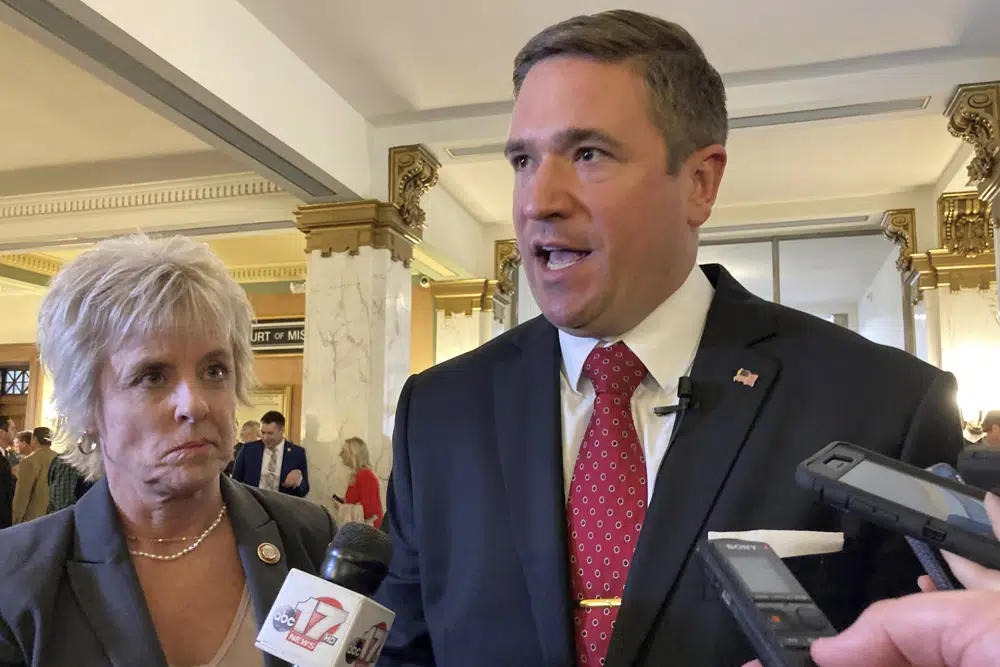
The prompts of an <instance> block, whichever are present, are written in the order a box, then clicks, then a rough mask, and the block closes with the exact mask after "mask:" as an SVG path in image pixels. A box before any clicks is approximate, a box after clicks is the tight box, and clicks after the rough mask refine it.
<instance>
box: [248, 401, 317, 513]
mask: <svg viewBox="0 0 1000 667" xmlns="http://www.w3.org/2000/svg"><path fill="white" fill-rule="evenodd" d="M260 435H261V439H260V440H258V441H256V442H248V443H246V444H245V445H243V447H242V448H241V449H240V453H239V454H238V455H237V457H236V462H235V464H234V465H233V479H235V480H236V481H237V482H243V483H244V484H249V485H250V486H257V487H260V488H262V489H266V490H269V491H280V492H281V493H286V494H288V495H290V496H298V497H299V498H305V497H306V494H308V493H309V466H308V465H307V464H306V450H305V449H303V448H302V447H299V446H298V445H296V444H294V443H291V442H288V441H287V440H285V417H284V415H282V414H281V413H280V412H277V411H274V410H272V411H270V412H267V413H265V414H264V416H263V417H261V419H260Z"/></svg>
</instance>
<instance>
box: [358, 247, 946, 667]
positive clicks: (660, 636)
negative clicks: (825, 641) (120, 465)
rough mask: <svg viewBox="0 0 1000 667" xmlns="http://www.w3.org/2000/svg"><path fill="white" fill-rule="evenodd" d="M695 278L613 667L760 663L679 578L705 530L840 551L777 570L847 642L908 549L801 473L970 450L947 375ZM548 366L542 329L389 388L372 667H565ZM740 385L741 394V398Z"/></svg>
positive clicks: (559, 477)
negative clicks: (702, 322)
mask: <svg viewBox="0 0 1000 667" xmlns="http://www.w3.org/2000/svg"><path fill="white" fill-rule="evenodd" d="M702 270H703V271H704V272H705V274H706V275H707V276H708V277H709V280H710V281H711V282H712V284H713V285H714V286H715V294H714V297H713V299H712V304H711V307H710V309H709V312H708V319H707V322H706V326H705V331H704V334H703V336H702V339H701V342H700V344H699V347H698V351H697V354H696V357H695V361H694V366H693V369H692V371H691V377H692V384H693V387H694V393H695V400H696V402H697V406H696V407H695V408H693V409H691V410H689V411H688V412H687V413H686V414H685V416H684V418H683V419H682V420H681V422H680V426H679V427H678V429H677V432H676V434H675V437H674V440H673V442H672V443H671V445H670V448H669V450H668V452H667V455H666V457H665V458H664V461H663V463H662V464H661V467H660V470H659V473H658V474H657V477H656V485H655V492H654V494H653V497H652V501H651V502H650V504H649V507H648V509H647V514H646V520H645V523H644V525H643V528H642V532H641V533H640V536H639V540H638V542H637V544H636V551H635V555H634V558H633V561H632V564H631V568H630V571H629V574H628V580H627V582H626V586H625V592H624V596H623V601H622V606H621V609H620V611H619V615H618V622H617V625H616V627H615V631H614V633H613V635H612V637H611V646H610V649H609V653H608V659H607V667H624V666H626V665H628V666H636V667H654V666H655V667H675V666H676V667H695V666H697V667H729V666H735V665H741V664H743V663H744V662H745V661H747V660H749V659H751V658H752V657H753V652H752V650H751V648H750V646H749V645H748V644H747V642H746V641H745V640H744V638H743V635H742V633H741V632H740V630H739V627H738V626H737V625H736V624H735V623H734V621H733V620H732V618H731V617H730V615H729V613H728V612H727V611H726V609H725V607H724V606H723V604H722V602H721V601H720V600H719V598H718V596H717V595H715V594H714V593H713V592H712V588H711V586H710V585H709V583H708V581H707V580H706V578H705V576H704V573H703V571H702V568H701V567H700V565H699V563H698V561H697V559H696V558H694V557H692V553H693V550H694V547H695V545H696V543H697V542H698V541H699V540H700V539H703V538H704V537H705V535H706V533H707V532H708V531H743V530H753V529H773V530H815V531H836V532H843V533H844V534H845V540H846V543H845V548H844V550H843V551H842V552H840V553H836V554H829V555H824V556H805V557H799V558H792V559H789V561H788V564H789V567H790V568H791V569H792V570H793V572H794V573H795V574H796V576H797V577H798V578H799V580H800V581H801V582H802V584H803V585H804V587H805V588H806V590H808V591H809V592H810V593H811V594H812V596H813V597H814V598H815V599H816V601H817V602H818V604H819V606H820V607H821V608H822V609H823V610H824V611H825V612H826V613H827V615H828V616H829V617H830V618H831V621H832V622H833V623H835V624H836V625H838V626H840V627H844V626H845V625H846V624H848V623H850V622H852V621H853V620H855V619H856V618H857V616H858V615H859V614H860V613H861V611H862V610H863V609H864V608H865V606H866V605H867V604H868V603H869V602H871V601H872V600H875V599H878V598H882V597H887V596H896V595H899V594H901V593H904V592H911V591H912V592H916V591H917V586H916V579H917V576H918V575H919V574H921V569H920V566H919V563H918V562H917V560H916V558H915V557H914V556H913V554H912V552H910V550H909V548H908V547H907V544H906V542H905V540H903V538H901V537H897V536H895V535H892V534H890V533H889V532H887V531H883V530H878V529H875V528H873V527H871V526H868V525H862V524H861V523H860V522H859V521H856V520H854V519H852V518H851V517H847V516H845V515H843V514H840V513H838V512H836V511H834V510H832V509H830V508H827V507H825V506H823V505H821V504H819V503H817V502H815V501H814V499H813V497H812V496H811V495H810V494H808V493H807V492H805V491H803V490H801V489H800V488H799V487H798V486H797V485H796V483H795V469H796V467H797V466H798V464H799V463H800V462H801V461H803V460H804V459H806V458H807V457H809V456H811V455H812V454H814V453H815V452H816V451H818V450H819V449H821V448H822V447H824V446H825V445H827V444H828V443H830V442H831V441H833V440H846V441H850V442H855V443H857V444H859V445H862V446H864V447H868V448H870V449H874V450H876V451H878V452H881V453H883V454H887V455H889V456H893V457H898V458H902V459H904V460H906V461H910V462H912V463H914V464H916V465H919V466H928V465H930V464H932V463H935V462H938V461H947V462H953V461H954V460H955V459H956V458H957V455H958V452H959V450H960V449H961V447H962V430H961V427H960V425H959V415H958V409H957V404H956V401H955V392H956V384H955V379H954V377H952V376H951V375H950V374H948V373H944V372H942V371H940V370H939V369H937V368H933V367H932V366H929V365H928V364H925V363H923V362H922V361H920V360H918V359H917V358H915V357H913V356H910V355H908V354H906V353H905V352H902V351H900V350H897V349H891V348H887V347H882V346H880V345H876V344H874V343H871V342H870V341H868V340H865V339H864V338H862V337H861V336H858V335H857V334H855V333H853V332H851V331H849V330H847V329H844V328H842V327H839V326H836V325H834V324H830V323H828V322H824V321H822V320H820V319H818V318H815V317H812V316H810V315H806V314H805V313H802V312H799V311H796V310H792V309H789V308H785V307H782V306H778V305H775V304H772V303H769V302H766V301H763V300H761V299H759V298H757V297H755V296H753V295H751V294H750V293H749V292H747V291H746V290H745V289H743V287H741V286H740V285H739V284H738V283H737V282H736V281H735V280H734V279H733V278H732V276H730V275H729V274H728V273H727V272H726V271H725V270H723V269H722V268H721V267H719V266H717V265H715V266H713V265H709V266H705V267H702ZM664 344H669V341H664ZM560 363H561V362H560V348H559V340H558V336H557V332H556V329H555V328H554V327H553V326H552V325H551V324H549V323H548V322H547V321H546V320H544V319H542V318H537V319H534V320H531V321H529V322H526V323H525V324H523V325H522V326H519V327H517V328H515V329H514V330H512V331H510V332H508V333H506V334H504V335H502V336H500V337H498V338H497V339H494V340H493V341H490V342H489V343H487V344H486V345H483V346H482V347H480V348H478V349H476V350H474V351H472V352H470V353H468V354H466V355H464V356H461V357H458V358H455V359H452V360H450V361H448V362H445V363H443V364H440V365H438V366H435V367H433V368H430V369H428V370H427V371H425V372H423V373H421V374H420V375H416V376H414V377H411V378H410V380H409V381H408V382H407V384H406V385H405V387H404V388H403V392H402V395H401V397H400V401H399V408H398V410H397V412H396V427H395V432H394V433H393V453H394V459H393V473H392V478H391V480H390V482H389V487H388V503H387V510H388V519H387V522H388V524H389V528H388V531H389V534H390V535H391V537H392V542H393V560H392V566H391V568H390V571H389V575H388V577H387V578H386V580H385V582H384V583H383V585H382V587H381V589H380V591H379V592H378V594H377V596H376V599H378V601H379V602H381V603H382V604H384V605H385V606H387V607H389V608H390V609H393V610H394V611H395V612H396V619H395V623H394V625H393V627H392V631H391V632H390V634H389V637H388V641H387V644H386V647H385V650H384V651H383V654H382V660H381V661H380V663H379V664H380V666H381V665H385V666H401V665H409V666H412V665H421V666H430V665H438V666H439V667H466V666H468V665H476V666H477V667H510V666H512V665H531V666H532V667H566V665H571V664H574V662H575V658H574V649H573V632H572V617H571V594H570V579H569V574H568V571H567V567H568V561H569V557H568V546H567V530H566V501H565V492H564V488H565V487H564V479H563V453H562V431H561V408H560V396H559V374H560ZM741 368H745V369H748V370H750V371H751V372H753V373H756V374H757V375H758V379H757V381H756V383H755V384H754V385H753V386H752V387H749V386H746V385H744V384H741V383H738V382H734V381H733V377H734V375H736V373H737V372H738V371H739V369H741Z"/></svg>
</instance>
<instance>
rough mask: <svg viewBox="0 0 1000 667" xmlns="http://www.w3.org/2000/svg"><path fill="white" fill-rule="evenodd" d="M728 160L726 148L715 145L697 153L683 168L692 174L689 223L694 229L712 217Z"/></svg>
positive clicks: (689, 196)
mask: <svg viewBox="0 0 1000 667" xmlns="http://www.w3.org/2000/svg"><path fill="white" fill-rule="evenodd" d="M728 159H729V156H728V155H727V153H726V149H725V147H724V146H722V145H720V144H713V145H711V146H706V147H705V148H702V149H701V150H699V151H695V152H694V153H693V154H692V155H691V157H689V158H688V160H687V163H686V164H685V165H684V167H683V168H684V169H685V170H686V171H687V172H688V173H689V174H690V176H689V179H690V183H691V190H690V194H689V195H688V202H687V204H688V223H689V224H690V225H691V226H692V227H701V226H702V225H703V224H705V222H706V221H707V220H708V218H709V216H710V215H712V207H713V206H715V200H716V198H717V197H718V196H719V186H720V185H721V184H722V175H723V173H724V172H725V171H726V163H727V161H728Z"/></svg>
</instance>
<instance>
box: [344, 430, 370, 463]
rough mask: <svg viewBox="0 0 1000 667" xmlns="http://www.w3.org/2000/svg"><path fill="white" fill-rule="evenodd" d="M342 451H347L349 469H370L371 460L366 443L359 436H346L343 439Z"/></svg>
mask: <svg viewBox="0 0 1000 667" xmlns="http://www.w3.org/2000/svg"><path fill="white" fill-rule="evenodd" d="M344 451H346V452H347V460H348V462H349V463H348V464H347V465H349V466H350V467H351V470H354V471H358V470H371V468H372V461H371V456H370V455H369V454H368V445H367V444H365V441H364V440H362V439H361V438H356V437H352V438H348V439H347V440H344Z"/></svg>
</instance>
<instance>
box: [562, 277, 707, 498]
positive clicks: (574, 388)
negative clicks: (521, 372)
mask: <svg viewBox="0 0 1000 667" xmlns="http://www.w3.org/2000/svg"><path fill="white" fill-rule="evenodd" d="M714 294H715V290H714V289H713V287H712V283H710V282H709V280H708V278H707V277H705V274H704V273H703V272H702V271H701V269H700V268H699V267H698V266H697V265H696V266H695V267H694V269H693V270H692V271H691V273H690V274H689V275H688V277H687V280H685V281H684V283H683V284H682V285H681V286H680V288H679V289H678V290H677V291H676V292H674V293H673V294H672V295H670V297H668V298H667V300H666V301H664V302H663V303H661V304H660V305H659V306H657V307H656V310H654V311H653V312H652V313H650V314H649V316H648V317H647V318H646V319H644V320H643V321H642V322H640V323H639V324H638V325H637V326H636V327H635V328H634V329H632V330H631V331H629V332H628V333H626V334H625V335H624V336H621V337H619V338H615V339H612V340H597V339H596V338H579V337H576V336H572V335H570V334H567V333H565V332H563V331H560V332H559V347H560V350H561V352H562V371H561V372H560V374H559V380H560V382H559V396H560V401H561V403H562V433H563V480H564V482H563V484H564V486H565V492H566V495H567V497H568V496H569V483H570V480H571V479H572V478H573V470H574V469H575V467H576V457H577V455H578V454H579V453H580V447H581V445H582V444H583V434H584V432H585V431H586V430H587V424H588V423H590V416H591V414H592V413H593V411H594V399H595V392H594V385H593V384H592V383H591V382H590V380H589V379H587V378H582V377H581V375H582V373H583V365H584V363H586V361H587V357H588V356H590V352H591V351H592V350H593V349H594V346H595V345H598V344H600V345H605V346H608V345H613V344H614V343H617V342H619V341H621V342H624V343H625V344H626V345H628V346H629V348H630V349H631V350H632V351H633V352H634V353H635V355H636V356H637V357H639V360H640V361H641V362H642V363H643V365H645V366H646V368H647V369H648V370H649V374H648V375H647V376H646V379H644V380H643V381H642V384H641V385H639V387H638V388H637V389H636V391H635V394H634V395H633V396H632V416H633V419H634V420H635V429H636V432H637V433H638V434H639V442H640V444H641V445H642V448H643V452H644V453H645V456H646V480H647V481H646V490H647V494H648V498H647V502H650V501H651V500H652V498H653V487H654V485H655V483H656V474H657V472H659V469H660V463H662V462H663V457H664V455H665V454H666V453H667V447H668V446H669V445H670V436H671V433H672V432H673V427H674V420H675V417H676V415H667V416H665V417H657V416H656V415H654V414H653V408H656V407H659V406H662V405H673V404H675V403H677V385H678V381H679V379H680V378H681V377H682V376H684V375H688V374H690V372H691V366H692V365H693V364H694V356H695V353H696V352H697V351H698V344H699V343H700V342H701V334H702V332H703V331H704V329H705V320H706V318H707V317H708V308H709V306H710V305H711V304H712V296H713V295H714Z"/></svg>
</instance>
